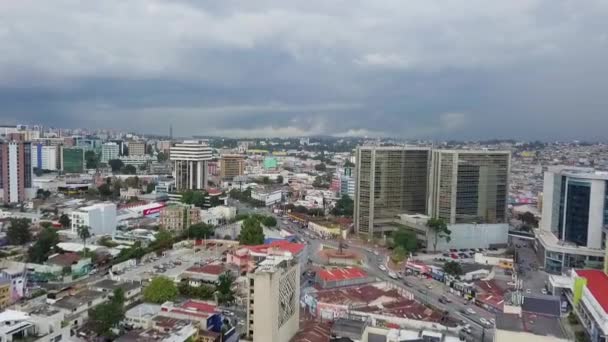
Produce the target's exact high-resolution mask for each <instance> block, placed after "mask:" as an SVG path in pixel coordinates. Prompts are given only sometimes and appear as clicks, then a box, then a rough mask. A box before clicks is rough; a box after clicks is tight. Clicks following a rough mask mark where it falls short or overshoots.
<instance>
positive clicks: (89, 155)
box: [84, 151, 99, 169]
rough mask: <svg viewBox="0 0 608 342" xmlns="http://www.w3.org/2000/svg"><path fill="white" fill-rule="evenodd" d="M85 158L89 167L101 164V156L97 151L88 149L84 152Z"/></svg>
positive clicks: (93, 167)
mask: <svg viewBox="0 0 608 342" xmlns="http://www.w3.org/2000/svg"><path fill="white" fill-rule="evenodd" d="M84 160H85V163H86V167H87V169H96V168H97V166H98V164H99V157H98V156H97V154H96V153H95V151H86V152H85V153H84Z"/></svg>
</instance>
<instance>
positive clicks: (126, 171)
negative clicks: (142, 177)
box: [120, 165, 137, 175]
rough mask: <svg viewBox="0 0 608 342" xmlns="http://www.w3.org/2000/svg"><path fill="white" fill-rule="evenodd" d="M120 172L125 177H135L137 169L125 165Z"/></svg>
mask: <svg viewBox="0 0 608 342" xmlns="http://www.w3.org/2000/svg"><path fill="white" fill-rule="evenodd" d="M120 172H121V173H123V174H125V175H135V174H137V168H135V166H133V165H125V166H123V167H122V168H121V169H120Z"/></svg>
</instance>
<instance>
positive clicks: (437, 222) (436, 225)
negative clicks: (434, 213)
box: [426, 218, 452, 252]
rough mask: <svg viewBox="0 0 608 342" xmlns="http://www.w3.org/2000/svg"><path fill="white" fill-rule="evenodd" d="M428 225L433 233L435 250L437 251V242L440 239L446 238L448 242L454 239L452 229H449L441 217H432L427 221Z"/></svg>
mask: <svg viewBox="0 0 608 342" xmlns="http://www.w3.org/2000/svg"><path fill="white" fill-rule="evenodd" d="M426 225H427V227H428V228H429V230H430V231H431V233H432V234H433V251H434V252H436V251H437V242H438V241H439V239H440V238H441V239H445V241H446V242H448V243H449V242H450V241H451V240H452V237H451V234H452V231H451V230H449V229H448V225H447V224H446V223H445V221H444V220H443V219H440V218H430V219H429V220H428V221H427V222H426Z"/></svg>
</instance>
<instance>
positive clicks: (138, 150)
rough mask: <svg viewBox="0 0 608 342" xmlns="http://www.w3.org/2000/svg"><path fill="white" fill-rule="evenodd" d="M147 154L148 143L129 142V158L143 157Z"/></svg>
mask: <svg viewBox="0 0 608 342" xmlns="http://www.w3.org/2000/svg"><path fill="white" fill-rule="evenodd" d="M145 154H146V143H145V142H143V141H129V156H143V155H145Z"/></svg>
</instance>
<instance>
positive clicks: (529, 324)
mask: <svg viewBox="0 0 608 342" xmlns="http://www.w3.org/2000/svg"><path fill="white" fill-rule="evenodd" d="M496 329H499V330H507V331H514V332H521V331H523V332H527V333H531V334H534V335H539V336H553V337H556V338H562V339H565V338H567V337H566V335H565V334H564V331H563V329H562V326H561V324H560V321H559V318H556V317H546V316H543V315H536V314H527V313H523V314H522V315H521V317H520V316H519V315H516V314H505V313H501V312H499V313H497V314H496Z"/></svg>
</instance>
